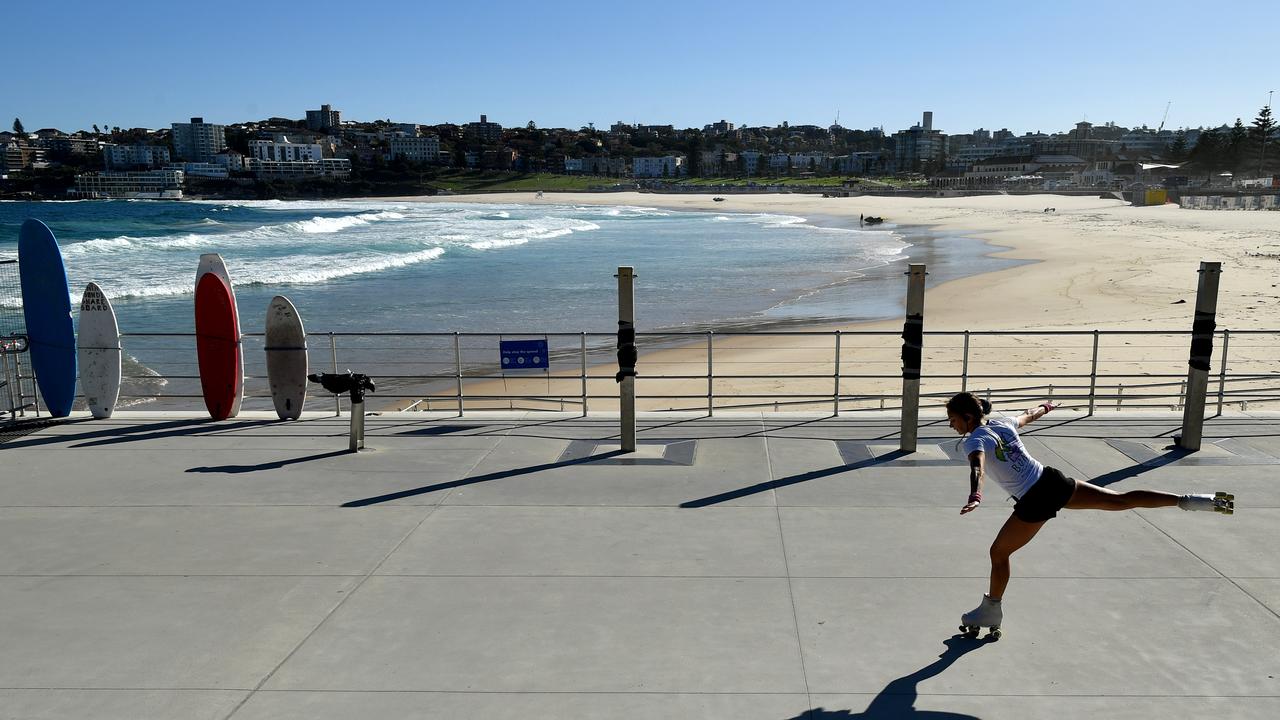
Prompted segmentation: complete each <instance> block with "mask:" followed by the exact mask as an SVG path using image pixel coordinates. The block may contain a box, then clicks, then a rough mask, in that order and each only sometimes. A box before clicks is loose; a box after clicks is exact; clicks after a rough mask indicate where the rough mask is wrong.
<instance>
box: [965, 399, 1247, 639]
mask: <svg viewBox="0 0 1280 720" xmlns="http://www.w3.org/2000/svg"><path fill="white" fill-rule="evenodd" d="M1053 408H1054V405H1053V404H1052V403H1047V402H1046V403H1041V404H1040V405H1038V406H1036V407H1034V408H1032V409H1030V410H1027V411H1026V412H1024V413H1023V414H1022V415H1020V416H1018V417H1017V418H1015V419H1009V418H997V419H994V420H986V419H985V418H986V416H987V415H988V414H990V412H991V403H989V402H987V401H986V400H982V399H980V398H978V397H977V396H975V395H973V394H972V393H960V394H958V395H956V396H955V397H953V398H951V399H950V400H949V401H947V420H948V421H949V422H950V425H951V429H952V430H955V431H956V432H957V433H959V434H960V435H967V436H968V437H966V438H965V439H964V441H963V447H964V453H965V456H966V457H967V458H968V460H969V500H968V502H966V503H965V506H964V507H963V508H961V509H960V514H961V515H965V514H967V513H971V512H973V511H974V510H976V509H978V506H979V505H980V504H981V503H982V489H983V484H984V482H985V481H986V478H987V476H988V474H989V475H990V476H991V477H992V478H994V479H995V481H996V483H998V484H999V485H1000V487H1001V488H1002V489H1003V490H1004V491H1005V492H1007V493H1008V494H1009V495H1011V496H1012V497H1013V498H1014V499H1015V500H1017V503H1016V504H1015V505H1014V506H1013V515H1012V516H1010V518H1009V519H1008V520H1007V521H1005V524H1004V526H1003V527H1001V528H1000V532H999V533H998V534H997V535H996V539H995V542H993V543H992V544H991V587H990V589H989V591H988V592H987V594H986V595H985V596H983V598H982V604H980V605H979V606H978V607H976V608H974V609H973V610H971V611H969V612H967V613H965V614H964V615H963V616H962V617H961V619H960V629H961V631H963V632H965V633H966V634H967V635H969V636H970V637H976V636H977V634H978V631H979V629H980V628H984V627H987V628H991V634H990V635H989V636H988V637H991V638H992V639H999V637H1000V621H1001V619H1002V616H1003V613H1002V611H1001V609H1000V600H1001V599H1002V598H1003V597H1004V590H1005V587H1006V586H1007V585H1008V584H1009V556H1010V555H1012V554H1013V553H1014V552H1015V551H1016V550H1018V549H1019V548H1021V547H1022V546H1024V545H1026V544H1027V543H1029V542H1031V538H1033V537H1035V535H1036V533H1037V532H1039V531H1040V528H1041V527H1042V526H1043V525H1044V524H1045V523H1046V522H1048V520H1049V518H1052V517H1055V516H1056V515H1057V514H1058V511H1059V510H1061V509H1063V508H1066V509H1069V510H1132V509H1134V508H1159V507H1173V506H1175V505H1176V506H1178V507H1180V508H1182V509H1183V510H1212V511H1217V512H1222V513H1227V514H1230V513H1231V512H1232V511H1233V510H1234V508H1235V496H1234V495H1230V494H1228V493H1217V494H1215V495H1175V494H1173V493H1167V492H1158V491H1154V490H1131V491H1129V492H1124V493H1119V492H1115V491H1114V490H1108V489H1107V488H1104V487H1099V486H1097V485H1093V484H1090V483H1087V482H1084V481H1082V480H1073V479H1071V478H1069V477H1067V476H1066V475H1063V474H1062V472H1060V471H1059V470H1055V469H1054V468H1051V467H1047V466H1045V465H1042V464H1040V463H1039V462H1038V461H1037V460H1036V459H1035V458H1033V457H1031V455H1029V454H1028V453H1027V450H1026V448H1025V447H1024V446H1023V444H1022V440H1021V438H1019V437H1018V430H1019V429H1020V428H1022V427H1024V426H1026V425H1027V423H1030V422H1033V421H1035V420H1038V419H1040V418H1042V417H1044V416H1045V415H1046V414H1048V413H1049V411H1050V410H1053Z"/></svg>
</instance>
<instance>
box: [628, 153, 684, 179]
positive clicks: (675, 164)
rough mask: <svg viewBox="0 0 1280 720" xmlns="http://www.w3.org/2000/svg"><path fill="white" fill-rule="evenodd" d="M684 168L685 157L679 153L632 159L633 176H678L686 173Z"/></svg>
mask: <svg viewBox="0 0 1280 720" xmlns="http://www.w3.org/2000/svg"><path fill="white" fill-rule="evenodd" d="M684 170H685V167H684V157H682V156H679V155H665V156H663V157H637V158H632V159H631V175H632V176H633V177H651V178H659V177H678V176H680V175H682V174H684Z"/></svg>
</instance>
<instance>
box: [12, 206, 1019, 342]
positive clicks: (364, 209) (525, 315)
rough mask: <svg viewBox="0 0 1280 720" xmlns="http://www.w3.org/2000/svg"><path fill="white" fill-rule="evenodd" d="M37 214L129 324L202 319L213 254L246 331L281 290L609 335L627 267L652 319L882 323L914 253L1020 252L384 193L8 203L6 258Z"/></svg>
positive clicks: (467, 328) (333, 303) (502, 327)
mask: <svg viewBox="0 0 1280 720" xmlns="http://www.w3.org/2000/svg"><path fill="white" fill-rule="evenodd" d="M28 217H34V218H38V219H40V220H42V221H44V222H45V224H47V225H48V226H49V227H50V228H51V229H52V230H53V232H54V234H55V235H56V236H57V238H58V242H59V244H60V246H61V248H62V252H63V255H64V259H65V262H66V266H67V274H68V278H69V281H70V285H71V295H72V299H73V301H75V302H78V300H79V296H80V292H81V291H82V290H83V288H84V285H85V283H87V282H89V281H91V280H92V281H96V282H97V283H98V284H99V285H100V286H101V287H102V288H103V290H104V291H105V292H106V293H107V295H108V297H110V298H111V300H112V302H113V304H114V305H115V308H116V312H117V314H118V316H119V319H120V326H121V330H122V331H123V332H126V333H127V332H176V333H180V332H191V331H192V329H193V326H194V321H193V317H192V299H193V290H194V280H195V268H196V262H197V260H198V259H199V256H200V254H201V253H206V252H217V253H221V254H222V257H223V259H224V260H225V261H226V263H227V267H228V269H229V271H230V274H231V277H232V280H233V282H234V283H235V288H236V294H237V298H238V302H239V306H240V314H241V323H242V326H243V328H242V329H243V330H244V331H245V332H260V331H261V330H262V324H263V322H264V318H265V313H266V306H267V303H268V302H269V301H270V299H271V297H272V296H273V295H277V294H282V295H286V296H288V297H289V298H290V299H291V300H292V301H293V302H294V304H295V305H296V306H297V307H298V308H299V311H300V312H301V313H302V315H303V318H304V319H305V320H306V322H307V326H308V330H309V331H325V332H327V331H334V332H367V331H404V332H439V331H464V332H577V331H583V330H586V331H603V332H608V331H611V330H612V329H613V328H614V326H615V322H616V319H617V310H616V307H617V305H616V303H617V301H616V289H617V284H616V280H614V278H613V275H614V273H615V272H616V270H617V267H618V266H620V265H632V266H634V267H635V269H636V273H637V276H638V277H637V280H636V290H635V293H636V317H637V325H638V326H639V327H641V328H642V329H645V330H687V329H705V328H715V327H725V326H733V327H752V326H771V325H776V324H779V323H786V324H798V323H812V322H825V321H828V320H862V319H874V318H881V317H892V316H895V315H897V314H898V313H899V312H900V311H901V310H900V309H901V304H902V295H903V293H904V289H905V280H904V278H903V277H902V272H904V271H905V270H906V267H905V266H906V263H907V262H908V260H909V259H910V261H911V262H929V263H930V265H931V267H930V282H931V284H932V283H936V282H940V281H942V280H945V279H950V277H957V276H960V275H966V274H972V273H973V272H977V271H979V270H980V269H981V270H986V269H995V268H998V267H1004V266H1007V265H1008V263H1007V262H1006V263H1000V262H999V261H994V260H992V259H991V258H985V259H984V258H983V255H985V253H986V252H989V250H990V248H988V247H986V246H985V245H983V244H982V243H980V242H978V241H975V240H971V239H965V238H929V237H924V236H920V235H917V234H912V233H910V232H908V231H904V230H901V229H897V228H888V229H875V230H869V229H859V228H858V227H857V226H856V224H854V225H853V226H852V227H850V226H849V225H848V223H847V222H845V223H843V225H838V224H837V223H836V222H835V221H831V220H823V219H821V218H818V219H811V218H802V217H796V216H792V215H781V214H731V213H723V214H718V213H704V212H684V211H667V210H660V209H656V208H646V207H630V206H575V205H515V204H504V203H486V204H474V203H406V202H379V201H333V202H325V201H321V202H311V201H295V202H288V201H262V202H245V201H239V202H205V201H187V202H156V201H85V202H43V203H27V202H0V256H11V257H12V256H16V246H17V234H18V227H19V226H20V225H21V224H22V221H23V220H24V219H26V218H28ZM20 302H21V300H20V298H19V297H17V296H16V295H15V294H14V293H12V292H8V293H6V292H5V291H3V290H0V305H4V306H6V307H9V308H13V307H17V306H20ZM73 304H74V303H73Z"/></svg>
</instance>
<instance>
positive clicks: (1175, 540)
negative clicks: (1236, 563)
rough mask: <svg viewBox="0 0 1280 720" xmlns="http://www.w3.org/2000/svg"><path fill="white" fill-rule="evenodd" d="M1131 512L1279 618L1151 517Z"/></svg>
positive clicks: (1275, 612)
mask: <svg viewBox="0 0 1280 720" xmlns="http://www.w3.org/2000/svg"><path fill="white" fill-rule="evenodd" d="M1133 513H1134V514H1135V515H1137V516H1138V517H1140V518H1142V520H1143V522H1145V523H1147V524H1148V525H1150V526H1151V527H1153V528H1155V529H1156V530H1157V531H1158V532H1160V533H1161V534H1162V535H1164V536H1165V537H1167V538H1169V541H1170V542H1172V543H1173V544H1175V545H1177V546H1178V547H1180V548H1182V549H1183V550H1186V551H1187V553H1189V554H1190V555H1191V556H1192V557H1194V558H1195V559H1197V560H1199V561H1200V562H1202V563H1204V565H1205V567H1207V568H1209V569H1210V570H1212V571H1214V572H1215V573H1217V574H1218V577H1220V578H1222V579H1223V580H1226V581H1227V582H1229V583H1231V584H1232V585H1234V586H1235V587H1236V589H1237V590H1239V591H1240V592H1242V593H1244V596H1245V597H1247V598H1249V599H1250V600H1252V601H1254V602H1256V603H1258V605H1259V606H1261V607H1262V609H1263V610H1266V611H1267V612H1268V613H1271V615H1272V616H1273V617H1275V618H1276V619H1277V620H1280V612H1277V611H1275V610H1273V609H1271V606H1269V605H1267V604H1266V603H1264V602H1262V601H1261V600H1259V599H1258V598H1257V597H1256V596H1255V595H1254V594H1253V593H1251V592H1249V591H1248V590H1245V589H1244V586H1243V585H1241V584H1240V583H1238V582H1236V581H1235V578H1232V577H1229V576H1228V575H1227V574H1226V573H1224V572H1222V571H1221V570H1219V569H1218V568H1216V567H1214V566H1213V564H1212V563H1210V562H1209V561H1208V560H1205V559H1204V558H1202V557H1200V555H1199V554H1198V553H1196V552H1195V551H1194V550H1192V549H1191V548H1189V547H1187V546H1186V545H1184V544H1182V543H1180V542H1178V540H1177V538H1175V537H1173V536H1172V535H1170V534H1169V533H1168V532H1166V531H1165V529H1164V528H1162V527H1160V526H1159V525H1156V524H1155V523H1154V522H1152V521H1151V518H1149V517H1147V516H1146V515H1143V514H1142V513H1140V512H1138V511H1137V509H1135V510H1134V511H1133Z"/></svg>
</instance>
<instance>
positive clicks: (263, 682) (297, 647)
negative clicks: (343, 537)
mask: <svg viewBox="0 0 1280 720" xmlns="http://www.w3.org/2000/svg"><path fill="white" fill-rule="evenodd" d="M439 508H440V506H439V505H435V506H432V507H431V508H430V509H429V510H427V514H426V515H424V516H423V517H422V519H421V520H419V521H418V524H417V525H414V526H413V528H411V529H410V530H409V531H408V532H407V533H405V534H404V537H402V538H400V542H398V543H396V544H395V546H394V547H392V548H391V549H390V550H388V551H387V553H386V554H385V555H383V556H382V559H381V560H379V561H378V563H377V564H376V565H374V566H373V568H372V569H371V570H369V572H368V573H367V574H366V575H365V576H364V577H363V578H362V579H361V580H360V581H359V582H358V583H356V585H355V587H353V588H351V591H350V592H348V593H347V594H346V595H345V596H344V597H343V598H342V599H341V600H339V601H338V604H336V605H334V606H333V608H332V609H331V610H329V612H327V613H325V616H324V617H322V618H320V622H318V623H316V626H315V627H313V628H311V632H309V633H307V634H306V636H305V637H303V638H302V640H300V641H299V642H298V644H297V645H295V646H294V648H293V649H292V650H290V651H289V653H288V654H287V655H285V656H284V658H283V659H282V660H281V661H280V662H278V663H276V666H275V667H274V668H272V669H271V672H269V673H267V674H266V675H265V676H263V678H262V680H261V681H259V682H258V684H257V685H256V686H254V688H253V689H252V690H250V691H249V694H248V695H245V696H244V697H243V698H241V700H240V702H238V703H236V706H235V707H234V708H232V709H231V712H230V713H227V715H226V716H224V717H223V720H231V718H232V717H233V716H234V715H235V714H236V713H238V712H240V710H241V709H242V708H244V706H245V705H246V704H247V703H248V702H249V700H250V699H252V698H253V696H254V695H255V694H257V692H258V691H259V690H261V689H262V686H263V685H266V684H267V682H269V681H270V680H271V678H273V677H275V674H276V673H277V672H279V671H280V668H282V667H284V664H285V663H287V662H289V660H291V659H292V658H293V656H294V655H296V654H297V652H298V651H299V650H301V649H302V646H303V645H306V644H307V641H308V640H310V639H311V638H312V637H314V636H315V634H316V633H317V632H319V631H320V628H322V627H324V624H325V623H326V622H328V621H329V618H331V617H333V616H334V615H335V614H336V613H337V612H338V611H339V610H341V609H342V607H343V606H344V605H346V604H347V601H349V600H350V599H351V598H352V597H353V596H355V594H356V593H358V592H359V591H360V588H362V587H364V585H365V583H367V582H368V581H369V578H371V577H373V576H374V574H375V573H376V572H378V568H380V567H382V566H383V564H384V563H386V562H387V560H388V559H389V558H390V557H391V556H392V555H394V554H395V552H396V551H397V550H399V549H400V548H401V547H402V546H403V545H404V544H405V543H406V542H407V541H408V540H409V538H410V537H411V536H412V535H413V534H414V533H415V532H417V531H418V528H420V527H422V526H423V524H424V523H426V522H427V519H428V518H430V517H431V516H432V515H433V514H435V511H436V510H438V509H439Z"/></svg>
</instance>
